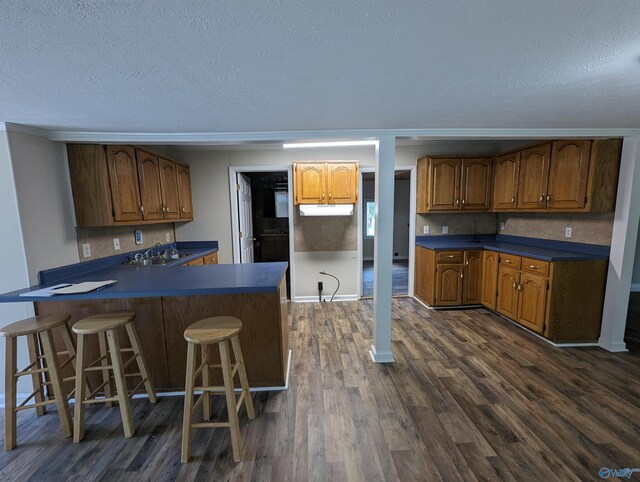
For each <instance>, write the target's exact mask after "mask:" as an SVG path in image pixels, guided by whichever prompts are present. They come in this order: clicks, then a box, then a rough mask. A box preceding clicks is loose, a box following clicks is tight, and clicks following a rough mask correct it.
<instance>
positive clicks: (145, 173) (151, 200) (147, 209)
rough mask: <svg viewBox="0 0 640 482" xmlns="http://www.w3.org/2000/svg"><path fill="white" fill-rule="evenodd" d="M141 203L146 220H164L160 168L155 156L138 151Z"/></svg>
mask: <svg viewBox="0 0 640 482" xmlns="http://www.w3.org/2000/svg"><path fill="white" fill-rule="evenodd" d="M136 160H137V164H138V181H139V183H140V201H141V209H140V210H141V211H142V218H143V219H144V220H150V219H162V218H163V214H164V213H163V209H162V208H163V205H162V192H161V189H160V166H159V162H158V158H157V157H156V156H154V155H153V154H151V153H149V152H146V151H141V150H139V149H136Z"/></svg>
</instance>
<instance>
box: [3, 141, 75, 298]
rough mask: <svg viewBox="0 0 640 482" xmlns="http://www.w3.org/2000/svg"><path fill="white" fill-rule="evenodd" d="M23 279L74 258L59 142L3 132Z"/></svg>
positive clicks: (69, 202)
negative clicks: (24, 259) (6, 139)
mask: <svg viewBox="0 0 640 482" xmlns="http://www.w3.org/2000/svg"><path fill="white" fill-rule="evenodd" d="M8 135H9V136H8V137H9V151H10V155H11V163H12V165H13V173H14V177H15V188H16V193H17V196H18V209H19V211H20V220H21V224H22V236H23V239H24V247H25V252H26V257H27V268H28V272H29V284H32V285H34V284H38V283H39V280H38V272H39V271H41V270H44V269H49V268H55V267H58V266H64V265H67V264H73V263H77V262H79V258H78V248H77V240H76V232H75V228H74V222H73V210H72V209H73V208H72V206H73V200H72V197H71V193H70V190H69V187H68V186H69V185H68V175H67V166H66V163H67V157H66V150H65V145H64V144H63V143H60V142H51V141H49V140H47V139H44V138H42V137H37V136H33V135H29V134H23V133H19V132H8Z"/></svg>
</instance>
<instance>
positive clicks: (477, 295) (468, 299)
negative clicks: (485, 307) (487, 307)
mask: <svg viewBox="0 0 640 482" xmlns="http://www.w3.org/2000/svg"><path fill="white" fill-rule="evenodd" d="M463 273H464V276H463V282H462V304H463V305H479V304H480V303H481V302H482V251H465V252H464V271H463Z"/></svg>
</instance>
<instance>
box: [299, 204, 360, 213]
mask: <svg viewBox="0 0 640 482" xmlns="http://www.w3.org/2000/svg"><path fill="white" fill-rule="evenodd" d="M352 214H353V204H300V216H351V215H352Z"/></svg>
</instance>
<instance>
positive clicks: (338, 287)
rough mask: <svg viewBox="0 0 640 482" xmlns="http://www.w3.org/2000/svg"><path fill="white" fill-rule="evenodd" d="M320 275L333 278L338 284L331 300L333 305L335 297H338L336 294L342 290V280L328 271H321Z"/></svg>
mask: <svg viewBox="0 0 640 482" xmlns="http://www.w3.org/2000/svg"><path fill="white" fill-rule="evenodd" d="M320 274H322V275H324V276H331V277H332V278H333V279H335V280H336V281H337V282H338V286H337V287H336V290H335V291H334V292H333V294H332V295H331V299H330V300H329V303H333V297H334V296H335V295H336V293H337V292H338V290H339V289H340V280H339V279H338V277H337V276H334V275H332V274H331V273H327V272H326V271H320Z"/></svg>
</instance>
